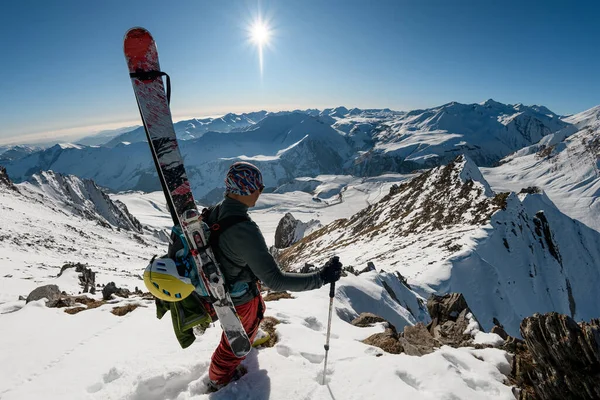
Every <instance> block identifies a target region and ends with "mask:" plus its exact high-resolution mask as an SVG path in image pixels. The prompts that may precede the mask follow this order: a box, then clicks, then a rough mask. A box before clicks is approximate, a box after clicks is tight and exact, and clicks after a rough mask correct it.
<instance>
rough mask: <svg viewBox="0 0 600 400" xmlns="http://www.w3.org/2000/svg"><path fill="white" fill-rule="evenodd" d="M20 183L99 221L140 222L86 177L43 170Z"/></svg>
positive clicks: (129, 226)
mask: <svg viewBox="0 0 600 400" xmlns="http://www.w3.org/2000/svg"><path fill="white" fill-rule="evenodd" d="M20 186H21V187H24V188H28V189H30V190H32V191H35V192H37V193H38V194H39V195H40V200H41V201H43V202H50V201H52V202H54V203H56V204H57V205H59V206H62V207H64V208H68V209H70V210H71V212H73V213H74V214H76V215H80V216H81V217H83V218H86V219H89V220H93V221H97V222H98V223H99V224H100V225H103V226H106V227H109V226H111V225H112V226H115V227H117V228H122V229H126V230H131V231H135V232H141V231H142V225H141V224H140V222H139V221H138V220H137V219H136V218H135V217H134V216H132V215H131V214H130V213H129V211H128V210H127V206H125V204H123V203H121V202H119V201H115V202H113V201H112V200H111V199H110V198H109V197H108V195H107V194H106V193H104V192H103V191H102V190H101V189H100V188H99V187H98V186H97V185H96V184H95V183H94V181H92V180H90V179H84V180H81V179H79V178H77V177H76V176H73V175H67V176H65V175H61V174H57V173H54V172H52V171H44V172H41V173H39V174H35V175H33V176H32V177H31V179H30V181H29V182H26V183H23V184H21V185H20Z"/></svg>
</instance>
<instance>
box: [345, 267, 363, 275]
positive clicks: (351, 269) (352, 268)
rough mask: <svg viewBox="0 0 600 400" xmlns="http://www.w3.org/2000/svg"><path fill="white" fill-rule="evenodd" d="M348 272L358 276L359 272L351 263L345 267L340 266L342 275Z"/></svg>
mask: <svg viewBox="0 0 600 400" xmlns="http://www.w3.org/2000/svg"><path fill="white" fill-rule="evenodd" d="M344 273H345V274H344ZM348 274H352V275H356V276H358V275H360V274H361V273H360V272H358V271H357V270H356V269H354V267H353V266H352V265H348V266H347V267H342V275H343V276H348Z"/></svg>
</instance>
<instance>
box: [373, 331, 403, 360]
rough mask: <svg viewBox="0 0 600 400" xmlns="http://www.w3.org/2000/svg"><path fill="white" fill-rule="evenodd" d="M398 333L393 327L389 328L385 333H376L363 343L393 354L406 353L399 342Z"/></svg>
mask: <svg viewBox="0 0 600 400" xmlns="http://www.w3.org/2000/svg"><path fill="white" fill-rule="evenodd" d="M398 339H399V336H398V332H396V329H395V328H393V327H390V328H387V329H386V330H385V332H383V333H376V334H374V335H371V336H369V337H368V338H366V339H365V340H363V343H365V344H368V345H371V346H375V347H379V348H380V349H382V350H383V351H385V352H387V353H391V354H400V353H402V352H403V351H404V348H403V347H402V343H400V341H399V340H398Z"/></svg>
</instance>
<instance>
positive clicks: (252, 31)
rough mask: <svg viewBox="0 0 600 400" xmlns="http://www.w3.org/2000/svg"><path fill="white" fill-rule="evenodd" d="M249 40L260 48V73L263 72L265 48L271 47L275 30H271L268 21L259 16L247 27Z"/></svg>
mask: <svg viewBox="0 0 600 400" xmlns="http://www.w3.org/2000/svg"><path fill="white" fill-rule="evenodd" d="M247 31H248V39H249V42H251V43H253V44H254V45H255V46H256V49H257V50H258V64H259V68H260V75H261V77H262V74H263V49H264V48H265V47H270V46H271V43H270V40H271V36H272V35H273V31H272V30H271V28H270V26H269V24H268V22H266V21H265V20H264V19H263V18H261V17H258V18H256V19H255V20H254V22H252V23H250V24H249V25H248V27H247Z"/></svg>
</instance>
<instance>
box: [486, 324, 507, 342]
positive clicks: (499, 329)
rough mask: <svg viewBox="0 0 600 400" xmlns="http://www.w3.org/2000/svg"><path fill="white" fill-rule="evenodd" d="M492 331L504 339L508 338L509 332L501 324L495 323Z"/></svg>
mask: <svg viewBox="0 0 600 400" xmlns="http://www.w3.org/2000/svg"><path fill="white" fill-rule="evenodd" d="M490 332H492V333H495V334H496V335H498V336H500V337H501V338H502V339H504V340H506V339H508V333H506V331H505V330H504V328H503V327H501V326H498V325H494V327H493V328H492V330H491V331H490Z"/></svg>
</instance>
